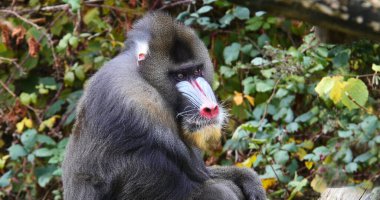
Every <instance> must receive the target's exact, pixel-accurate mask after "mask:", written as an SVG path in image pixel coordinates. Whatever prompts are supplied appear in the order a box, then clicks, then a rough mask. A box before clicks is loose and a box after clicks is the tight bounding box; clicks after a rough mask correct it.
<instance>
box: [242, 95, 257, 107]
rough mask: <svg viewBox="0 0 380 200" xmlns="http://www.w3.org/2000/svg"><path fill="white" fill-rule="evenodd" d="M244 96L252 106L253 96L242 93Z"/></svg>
mask: <svg viewBox="0 0 380 200" xmlns="http://www.w3.org/2000/svg"><path fill="white" fill-rule="evenodd" d="M244 97H245V98H246V99H247V100H248V102H249V104H251V106H254V105H255V98H253V97H251V96H249V95H247V94H246V95H244Z"/></svg>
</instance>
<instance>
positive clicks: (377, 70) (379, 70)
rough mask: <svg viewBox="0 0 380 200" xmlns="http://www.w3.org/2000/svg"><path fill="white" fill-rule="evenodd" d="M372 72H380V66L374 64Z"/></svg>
mask: <svg viewBox="0 0 380 200" xmlns="http://www.w3.org/2000/svg"><path fill="white" fill-rule="evenodd" d="M372 70H373V71H375V72H380V65H376V64H372Z"/></svg>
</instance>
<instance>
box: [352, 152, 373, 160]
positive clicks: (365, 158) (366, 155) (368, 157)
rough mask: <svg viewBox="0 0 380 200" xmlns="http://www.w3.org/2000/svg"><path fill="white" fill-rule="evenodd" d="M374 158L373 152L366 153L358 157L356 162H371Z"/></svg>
mask: <svg viewBox="0 0 380 200" xmlns="http://www.w3.org/2000/svg"><path fill="white" fill-rule="evenodd" d="M372 157H373V155H372V154H371V152H366V153H363V154H360V155H359V156H358V157H356V158H355V159H354V162H366V161H367V160H369V159H370V158H372Z"/></svg>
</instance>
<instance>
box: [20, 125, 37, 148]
mask: <svg viewBox="0 0 380 200" xmlns="http://www.w3.org/2000/svg"><path fill="white" fill-rule="evenodd" d="M36 141H37V131H36V129H29V130H27V131H25V132H24V133H22V135H21V143H22V144H23V145H24V147H25V148H26V149H31V148H33V147H34V145H35V144H36Z"/></svg>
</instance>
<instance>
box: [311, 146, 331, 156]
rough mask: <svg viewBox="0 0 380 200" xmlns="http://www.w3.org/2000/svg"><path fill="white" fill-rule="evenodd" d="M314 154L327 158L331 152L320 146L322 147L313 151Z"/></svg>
mask: <svg viewBox="0 0 380 200" xmlns="http://www.w3.org/2000/svg"><path fill="white" fill-rule="evenodd" d="M313 153H315V154H316V155H317V156H321V155H323V156H327V155H328V154H330V150H329V149H328V148H327V147H325V146H320V147H317V148H315V149H314V150H313Z"/></svg>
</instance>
